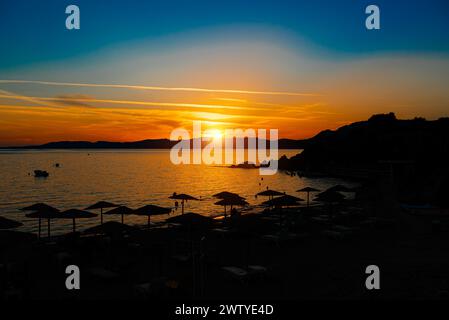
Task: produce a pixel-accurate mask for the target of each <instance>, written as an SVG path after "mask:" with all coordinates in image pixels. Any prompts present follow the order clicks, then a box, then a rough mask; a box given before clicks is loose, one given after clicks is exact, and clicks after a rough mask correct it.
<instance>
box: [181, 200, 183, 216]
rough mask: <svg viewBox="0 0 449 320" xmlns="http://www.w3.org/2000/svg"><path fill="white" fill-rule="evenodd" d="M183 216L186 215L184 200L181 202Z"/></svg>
mask: <svg viewBox="0 0 449 320" xmlns="http://www.w3.org/2000/svg"><path fill="white" fill-rule="evenodd" d="M181 214H184V200H182V201H181Z"/></svg>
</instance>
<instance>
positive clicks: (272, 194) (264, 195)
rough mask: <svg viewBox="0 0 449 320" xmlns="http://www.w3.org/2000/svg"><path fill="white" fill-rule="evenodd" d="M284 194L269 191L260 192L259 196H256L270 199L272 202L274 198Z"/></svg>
mask: <svg viewBox="0 0 449 320" xmlns="http://www.w3.org/2000/svg"><path fill="white" fill-rule="evenodd" d="M284 194H285V193H284V192H279V191H276V190H270V189H267V190H265V191H262V192H259V193H258V194H256V196H263V197H268V200H271V199H273V198H274V197H278V196H283V195H284Z"/></svg>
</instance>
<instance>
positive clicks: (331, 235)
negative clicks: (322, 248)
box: [321, 230, 345, 240]
mask: <svg viewBox="0 0 449 320" xmlns="http://www.w3.org/2000/svg"><path fill="white" fill-rule="evenodd" d="M321 233H322V234H323V235H325V236H326V237H328V238H331V239H334V240H341V239H343V238H344V236H345V235H344V233H343V232H339V231H334V230H324V231H322V232H321Z"/></svg>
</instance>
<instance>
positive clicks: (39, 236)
mask: <svg viewBox="0 0 449 320" xmlns="http://www.w3.org/2000/svg"><path fill="white" fill-rule="evenodd" d="M41 224H42V222H41V218H39V233H38V238H39V239H40V238H41Z"/></svg>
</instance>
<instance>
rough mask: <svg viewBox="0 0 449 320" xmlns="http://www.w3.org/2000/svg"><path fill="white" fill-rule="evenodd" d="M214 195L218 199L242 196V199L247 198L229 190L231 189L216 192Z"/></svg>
mask: <svg viewBox="0 0 449 320" xmlns="http://www.w3.org/2000/svg"><path fill="white" fill-rule="evenodd" d="M212 197H214V198H217V199H230V198H231V199H232V198H240V199H243V200H245V198H244V197H242V196H240V195H238V194H237V193H234V192H229V191H222V192H219V193H216V194H214V195H213V196H212Z"/></svg>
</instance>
